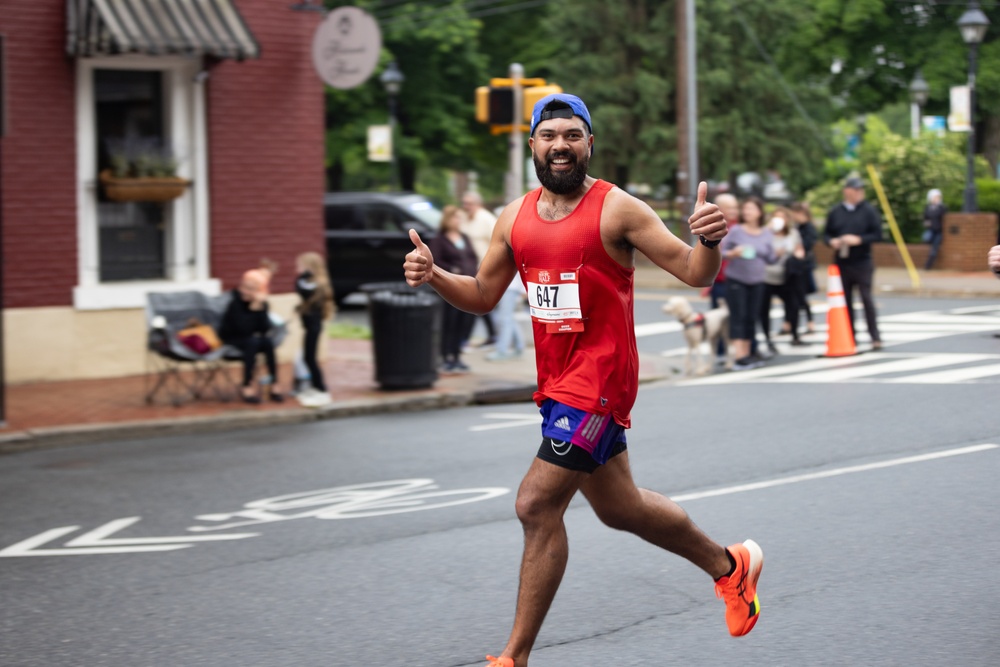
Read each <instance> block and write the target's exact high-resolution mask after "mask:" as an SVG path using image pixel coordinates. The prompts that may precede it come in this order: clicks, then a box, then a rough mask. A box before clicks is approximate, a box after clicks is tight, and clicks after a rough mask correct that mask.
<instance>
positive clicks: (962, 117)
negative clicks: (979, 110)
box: [948, 86, 972, 132]
mask: <svg viewBox="0 0 1000 667" xmlns="http://www.w3.org/2000/svg"><path fill="white" fill-rule="evenodd" d="M971 117H972V114H970V113H969V87H968V86H952V87H951V113H949V114H948V129H949V130H951V131H952V132H968V131H969V130H971V129H972V126H971V125H970V123H969V119H970V118H971Z"/></svg>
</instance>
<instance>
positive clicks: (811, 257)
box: [792, 201, 819, 333]
mask: <svg viewBox="0 0 1000 667" xmlns="http://www.w3.org/2000/svg"><path fill="white" fill-rule="evenodd" d="M792 218H793V219H794V220H795V223H796V224H797V225H798V228H799V236H801V237H802V250H803V251H804V252H805V254H806V258H805V262H804V266H803V271H802V272H801V273H800V275H799V279H800V281H801V283H802V284H801V286H800V287H801V289H802V301H801V303H800V304H799V305H800V306H801V307H802V310H804V311H805V313H806V331H808V332H809V333H816V325H815V324H814V323H813V314H812V308H810V307H809V298H808V297H809V295H810V294H814V293H815V292H816V275H815V273H816V242H817V241H818V240H819V230H818V229H816V223H814V222H813V219H812V211H811V210H810V209H809V204H808V203H806V202H804V201H801V202H796V203H794V204H792ZM796 326H798V323H797V322H796Z"/></svg>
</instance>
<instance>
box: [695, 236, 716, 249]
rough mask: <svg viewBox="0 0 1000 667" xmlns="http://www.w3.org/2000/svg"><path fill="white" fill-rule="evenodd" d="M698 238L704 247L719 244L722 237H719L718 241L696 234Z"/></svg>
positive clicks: (712, 246)
mask: <svg viewBox="0 0 1000 667" xmlns="http://www.w3.org/2000/svg"><path fill="white" fill-rule="evenodd" d="M698 240H699V241H701V244H702V245H703V246H705V247H706V248H714V247H716V246H717V245H719V244H720V243H722V239H719V240H718V241H709V240H708V239H706V238H705V237H704V236H702V235H701V234H699V235H698Z"/></svg>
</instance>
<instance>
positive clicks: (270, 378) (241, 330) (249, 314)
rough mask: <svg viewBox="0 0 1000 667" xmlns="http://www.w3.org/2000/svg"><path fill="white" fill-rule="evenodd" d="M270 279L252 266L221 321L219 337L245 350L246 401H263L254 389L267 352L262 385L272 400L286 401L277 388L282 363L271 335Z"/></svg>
mask: <svg viewBox="0 0 1000 667" xmlns="http://www.w3.org/2000/svg"><path fill="white" fill-rule="evenodd" d="M269 281H270V274H269V273H267V272H265V271H262V270H261V269H251V270H250V271H247V272H246V273H244V274H243V278H242V279H241V280H240V284H239V286H238V287H237V288H236V289H234V290H233V292H232V298H231V299H230V300H229V305H228V306H227V307H226V312H225V313H223V314H222V320H221V321H220V322H219V338H221V339H222V340H223V342H225V343H226V344H227V345H232V346H233V347H235V348H237V349H239V350H240V351H241V352H243V385H242V386H241V388H240V398H242V399H243V401H244V402H246V403H260V400H261V399H260V396H259V395H258V394H257V393H256V392H255V391H254V389H253V377H254V367H255V366H256V364H257V355H258V354H263V355H264V361H265V363H266V364H267V372H268V375H267V377H265V378H262V379H261V384H262V385H267V386H269V387H270V392H269V395H268V396H269V398H270V399H271V400H272V401H275V402H281V401H282V400H284V396H283V395H282V394H281V393H280V392H278V391H277V390H276V389H275V388H274V387H275V383H276V382H277V378H278V364H277V361H276V360H275V356H274V343H273V341H272V340H271V337H270V336H269V334H270V332H271V326H272V325H271V317H270V315H269V314H268V307H267V296H268V292H267V284H268V282H269Z"/></svg>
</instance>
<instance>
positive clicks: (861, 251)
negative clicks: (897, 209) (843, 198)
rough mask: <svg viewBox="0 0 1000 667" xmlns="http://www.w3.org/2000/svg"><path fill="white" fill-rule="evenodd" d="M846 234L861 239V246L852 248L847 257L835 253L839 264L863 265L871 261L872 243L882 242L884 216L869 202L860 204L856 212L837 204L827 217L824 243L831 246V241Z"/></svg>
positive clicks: (855, 209) (856, 207)
mask: <svg viewBox="0 0 1000 667" xmlns="http://www.w3.org/2000/svg"><path fill="white" fill-rule="evenodd" d="M844 234H854V235H856V236H860V237H861V245H856V246H851V248H850V251H849V252H848V255H847V257H841V256H840V253H834V259H835V260H836V263H837V264H862V263H864V262H869V261H871V258H872V243H876V242H878V241H881V240H882V216H880V215H879V214H878V211H876V210H875V208H874V207H873V206H872V205H871V204H869V203H868V202H867V201H862V202H860V203H859V204H858V205H857V206H855V207H854V210H853V211H851V210H848V208H847V207H846V206H845V205H844V204H843V203H840V204H837V205H836V206H834V207H833V208H831V209H830V212H829V213H828V214H827V216H826V229H825V230H824V231H823V241H824V242H825V243H826V244H827V245H829V244H830V239H832V238H836V237H838V236H843V235H844Z"/></svg>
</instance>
